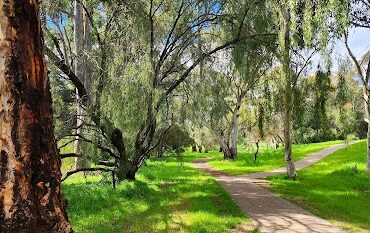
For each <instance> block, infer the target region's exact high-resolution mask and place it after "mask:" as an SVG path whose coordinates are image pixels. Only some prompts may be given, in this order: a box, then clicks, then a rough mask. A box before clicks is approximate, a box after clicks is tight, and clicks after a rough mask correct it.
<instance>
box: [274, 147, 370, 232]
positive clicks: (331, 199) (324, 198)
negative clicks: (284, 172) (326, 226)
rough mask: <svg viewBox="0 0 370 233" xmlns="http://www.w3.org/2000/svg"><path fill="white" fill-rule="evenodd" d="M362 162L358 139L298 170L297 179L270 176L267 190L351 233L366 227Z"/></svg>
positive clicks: (367, 178)
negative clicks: (269, 187)
mask: <svg viewBox="0 0 370 233" xmlns="http://www.w3.org/2000/svg"><path fill="white" fill-rule="evenodd" d="M365 161H366V143H365V142H360V143H358V144H355V145H352V146H350V147H349V148H346V149H342V150H340V151H338V152H336V153H334V154H333V155H330V156H329V157H327V158H326V159H324V160H322V161H321V162H319V163H317V164H315V165H314V166H311V167H309V168H306V169H303V170H301V171H299V172H298V173H299V180H298V181H291V180H287V179H286V178H285V177H284V176H276V177H270V178H269V179H270V184H271V190H272V191H273V192H275V193H278V194H279V195H281V196H283V197H284V198H286V199H288V200H290V201H293V202H295V203H297V204H298V205H300V206H302V207H303V208H305V209H307V210H309V211H311V212H312V213H314V214H316V215H318V216H321V217H323V218H325V219H328V220H331V221H333V222H334V223H337V224H339V225H340V226H342V227H345V228H347V229H348V230H350V231H352V232H362V231H365V230H364V229H370V174H366V173H365ZM367 232H370V231H369V230H368V231H367Z"/></svg>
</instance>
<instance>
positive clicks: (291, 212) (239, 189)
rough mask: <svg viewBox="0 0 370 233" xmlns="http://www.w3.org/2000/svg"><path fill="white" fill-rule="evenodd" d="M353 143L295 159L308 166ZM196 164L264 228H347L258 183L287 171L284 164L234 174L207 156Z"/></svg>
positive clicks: (322, 232) (325, 232)
mask: <svg viewBox="0 0 370 233" xmlns="http://www.w3.org/2000/svg"><path fill="white" fill-rule="evenodd" d="M350 144H352V143H347V144H340V145H335V146H332V147H329V148H327V149H324V150H321V151H319V152H317V153H314V154H311V155H309V156H307V157H306V158H304V159H302V160H299V161H297V162H296V163H295V166H296V168H297V169H302V168H305V167H308V166H310V165H312V164H314V163H316V162H318V161H319V160H321V159H323V158H325V157H326V156H328V155H330V154H332V153H333V152H335V151H337V150H340V149H342V148H345V147H347V146H348V145H350ZM193 166H194V167H196V168H198V169H200V170H202V171H205V172H207V173H210V174H212V175H213V176H215V178H216V180H217V181H218V182H219V183H220V184H221V186H222V187H223V188H224V189H225V190H226V191H227V192H228V193H229V194H230V195H231V196H232V198H233V199H234V200H235V201H236V202H237V203H238V205H239V206H240V207H241V208H242V209H243V211H244V212H245V213H246V214H247V215H248V216H249V217H250V218H251V219H252V221H253V224H254V226H255V227H257V228H258V229H259V230H260V231H261V232H263V233H264V232H268V233H270V232H274V233H280V232H281V233H291V232H294V233H303V232H318V233H334V232H335V233H337V232H341V233H342V232H345V231H344V230H342V229H340V228H338V227H336V226H334V225H333V224H331V223H329V222H328V221H326V220H324V219H322V218H319V217H317V216H315V215H313V214H311V213H310V212H308V211H306V210H304V209H302V208H300V207H298V206H297V205H295V204H293V203H291V202H289V201H286V200H285V199H283V198H281V197H278V196H277V195H275V194H273V193H272V192H270V191H268V190H266V189H264V188H262V187H261V186H259V185H258V183H261V179H265V178H266V177H268V176H273V175H276V174H284V173H286V169H285V168H279V169H275V170H271V171H266V172H259V173H253V174H248V175H241V176H231V175H227V174H225V173H223V172H219V171H216V170H214V169H213V168H212V167H210V166H209V165H208V164H207V159H201V160H197V161H194V162H193Z"/></svg>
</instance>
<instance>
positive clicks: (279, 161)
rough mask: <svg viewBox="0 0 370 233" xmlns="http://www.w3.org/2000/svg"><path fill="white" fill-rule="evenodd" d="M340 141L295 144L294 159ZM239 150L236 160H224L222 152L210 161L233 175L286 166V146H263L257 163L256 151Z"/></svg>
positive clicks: (240, 148) (241, 148)
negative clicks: (274, 147)
mask: <svg viewBox="0 0 370 233" xmlns="http://www.w3.org/2000/svg"><path fill="white" fill-rule="evenodd" d="M340 143H343V141H330V142H322V143H312V144H302V145H293V159H294V160H299V159H301V158H303V157H305V156H307V155H309V154H311V153H314V152H317V151H319V150H322V149H325V148H327V147H330V146H332V145H335V144H340ZM238 150H239V154H238V157H237V159H236V160H235V161H229V160H223V156H222V155H221V153H218V156H216V157H214V158H213V159H212V160H211V161H209V162H208V163H209V164H210V165H211V166H212V167H213V168H214V169H216V170H218V171H223V172H225V173H228V174H231V175H241V174H249V173H254V172H261V171H267V170H271V169H274V168H279V167H283V166H285V164H284V159H283V158H284V148H282V147H281V148H278V149H276V150H274V149H267V148H261V149H260V151H259V153H258V158H257V161H256V163H254V161H253V160H254V153H255V151H248V150H246V148H245V147H239V148H238Z"/></svg>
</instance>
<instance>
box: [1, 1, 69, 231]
mask: <svg viewBox="0 0 370 233" xmlns="http://www.w3.org/2000/svg"><path fill="white" fill-rule="evenodd" d="M0 43H1V45H0V98H1V101H0V102H1V104H0V223H1V224H0V227H1V228H0V232H4V233H31V232H32V233H34V232H37V233H50V232H58V233H61V232H63V233H66V232H72V229H71V226H70V224H69V223H68V218H67V213H66V201H65V199H64V198H63V195H62V193H61V190H60V182H61V172H60V164H61V161H60V158H59V155H58V151H57V147H56V141H55V137H54V129H53V117H52V106H51V104H52V100H51V94H50V91H49V81H48V78H47V69H46V66H45V64H44V56H43V41H42V32H41V26H40V22H39V7H38V1H37V0H29V1H24V0H7V1H1V3H0Z"/></svg>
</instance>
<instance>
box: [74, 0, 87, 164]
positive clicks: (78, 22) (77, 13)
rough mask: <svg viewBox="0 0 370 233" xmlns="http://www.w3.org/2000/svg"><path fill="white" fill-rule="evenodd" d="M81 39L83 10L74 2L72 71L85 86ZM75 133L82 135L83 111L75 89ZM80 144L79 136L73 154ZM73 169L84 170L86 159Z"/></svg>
mask: <svg viewBox="0 0 370 233" xmlns="http://www.w3.org/2000/svg"><path fill="white" fill-rule="evenodd" d="M83 39H84V24H83V8H82V5H81V3H80V1H78V0H75V2H74V55H75V58H74V69H75V74H76V75H77V77H82V79H83V80H82V81H83V83H84V84H85V80H84V61H83V60H84V59H83V56H82V55H83V53H82V52H83V44H84V43H83ZM76 100H77V101H76V102H77V103H76V127H77V130H76V133H77V134H81V133H82V127H81V124H82V122H83V109H82V108H81V106H80V104H81V103H80V96H79V94H78V91H77V89H76ZM80 150H81V148H80V142H79V136H76V141H75V144H74V153H76V154H77V153H80ZM75 167H76V169H78V168H84V167H87V159H86V158H84V157H77V158H76V159H75Z"/></svg>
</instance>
